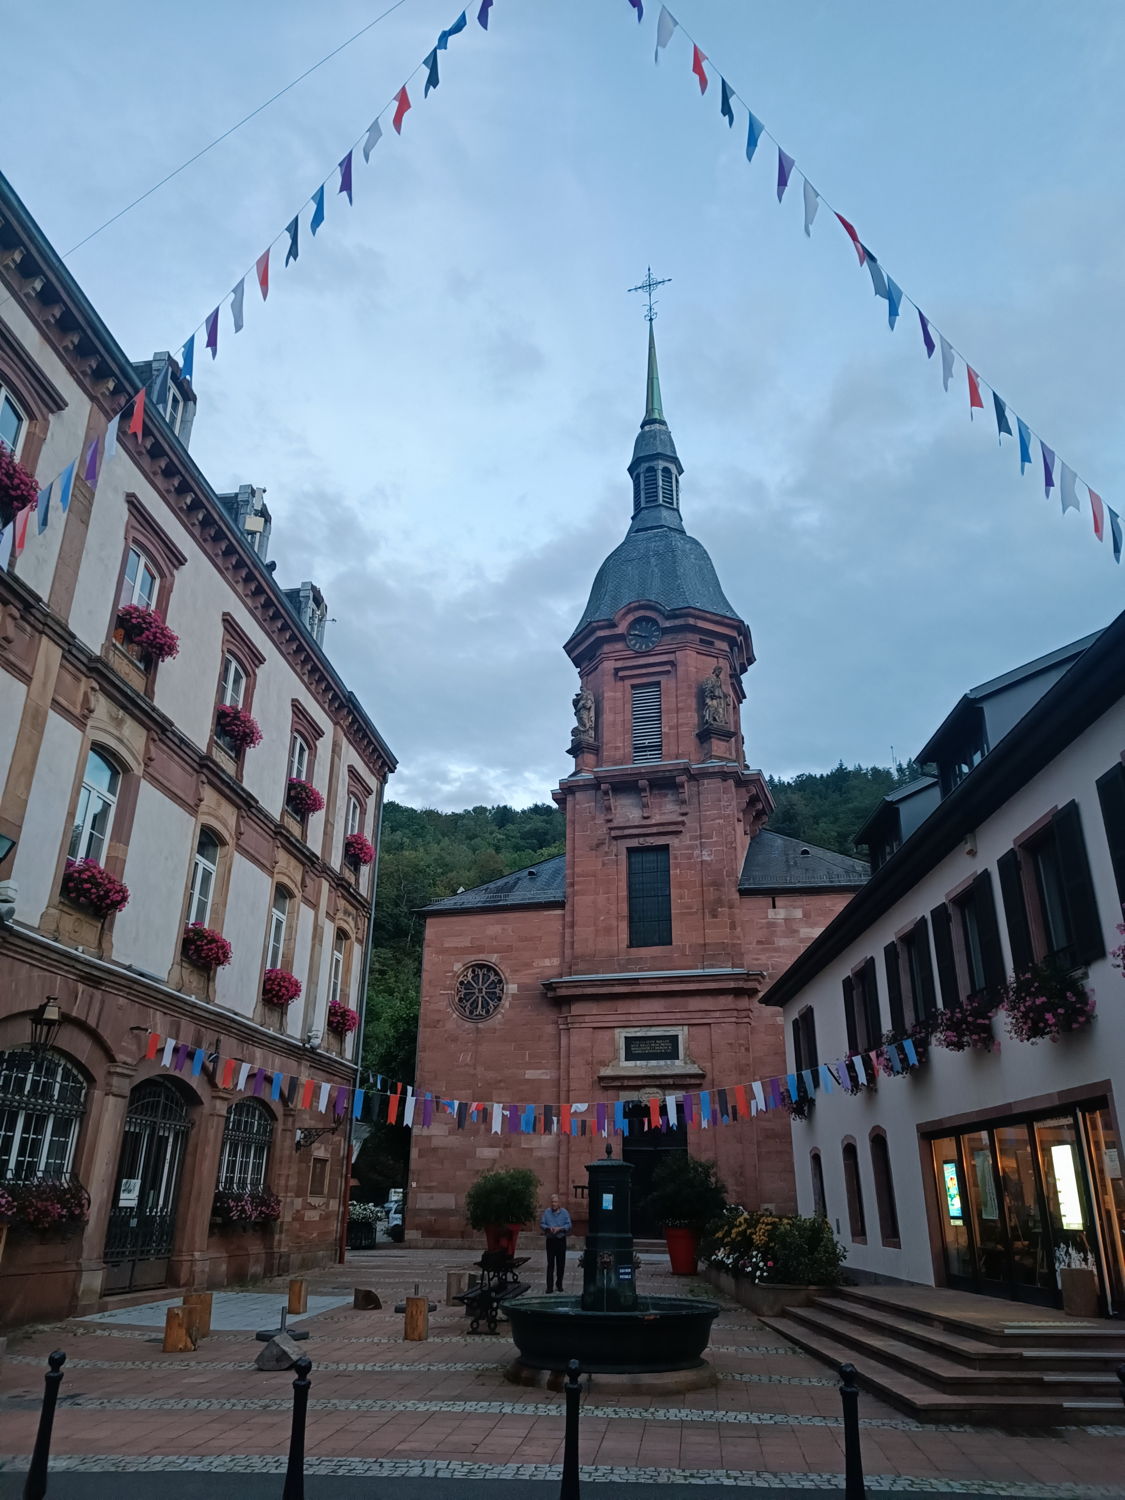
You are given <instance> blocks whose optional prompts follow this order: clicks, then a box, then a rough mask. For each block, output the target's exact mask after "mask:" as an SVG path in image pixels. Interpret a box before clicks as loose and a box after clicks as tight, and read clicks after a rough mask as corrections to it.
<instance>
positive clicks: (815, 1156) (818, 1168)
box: [809, 1151, 828, 1219]
mask: <svg viewBox="0 0 1125 1500" xmlns="http://www.w3.org/2000/svg"><path fill="white" fill-rule="evenodd" d="M809 1168H810V1170H811V1172H812V1200H813V1217H814V1218H817V1219H827V1217H828V1200H827V1198H825V1196H824V1164H823V1163H822V1161H821V1159H820V1152H819V1151H810V1152H809Z"/></svg>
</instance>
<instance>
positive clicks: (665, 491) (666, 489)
mask: <svg viewBox="0 0 1125 1500" xmlns="http://www.w3.org/2000/svg"><path fill="white" fill-rule="evenodd" d="M660 498H661V500H662V501H663V503H664V504H665V505H674V504H675V501H676V481H675V479H674V478H673V475H672V470H671V469H661V471H660Z"/></svg>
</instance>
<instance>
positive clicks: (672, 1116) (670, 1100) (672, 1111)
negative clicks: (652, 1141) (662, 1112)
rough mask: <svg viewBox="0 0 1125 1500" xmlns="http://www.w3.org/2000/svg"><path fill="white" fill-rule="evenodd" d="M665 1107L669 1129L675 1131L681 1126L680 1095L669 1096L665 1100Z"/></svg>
mask: <svg viewBox="0 0 1125 1500" xmlns="http://www.w3.org/2000/svg"><path fill="white" fill-rule="evenodd" d="M664 1107H665V1109H667V1111H668V1129H669V1130H675V1128H676V1126H677V1125H678V1124H679V1117H678V1112H679V1107H680V1099H679V1095H678V1094H668V1095H666V1096H665V1099H664Z"/></svg>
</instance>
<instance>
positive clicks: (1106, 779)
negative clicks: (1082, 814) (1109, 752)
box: [1097, 766, 1125, 905]
mask: <svg viewBox="0 0 1125 1500" xmlns="http://www.w3.org/2000/svg"><path fill="white" fill-rule="evenodd" d="M1097 786H1098V801H1099V802H1100V803H1101V805H1102V822H1103V823H1104V824H1105V837H1106V842H1107V843H1108V845H1109V857H1110V859H1111V860H1112V862H1113V878H1114V879H1115V880H1116V881H1117V895H1118V899H1119V900H1120V901H1121V903H1122V905H1125V766H1114V768H1113V770H1112V771H1107V772H1106V773H1105V775H1104V776H1100V777H1099V778H1098V783H1097Z"/></svg>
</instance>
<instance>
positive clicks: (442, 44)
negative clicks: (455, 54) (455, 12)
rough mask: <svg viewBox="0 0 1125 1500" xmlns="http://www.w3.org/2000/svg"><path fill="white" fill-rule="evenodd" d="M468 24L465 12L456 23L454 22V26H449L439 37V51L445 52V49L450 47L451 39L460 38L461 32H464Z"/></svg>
mask: <svg viewBox="0 0 1125 1500" xmlns="http://www.w3.org/2000/svg"><path fill="white" fill-rule="evenodd" d="M468 24H469V21H468V17H467V16H466V15H465V12H464V11H462V12H461V14H460V15H459V16H458V17H457V19H456V21H454V23H453V25H452V26H447V27H446V28H445V30H444V31H443V32H442V33H441V35H440V36H439V37H438V39H437V44H438V51H439V52H444V51H445V49H446V48H447V47H448V46H449V38H450V37H451V36H460V34H461V32H462V31H464V29H465V27H466V26H467V25H468Z"/></svg>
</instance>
